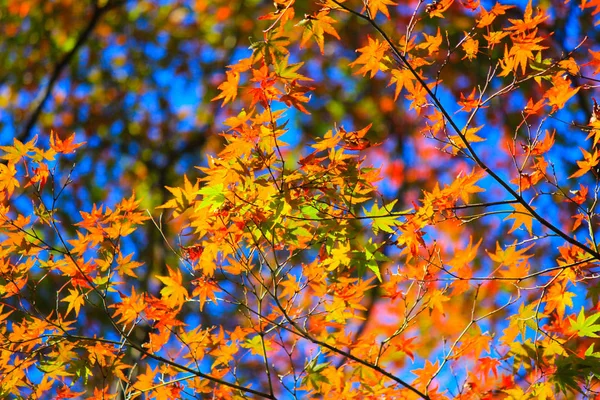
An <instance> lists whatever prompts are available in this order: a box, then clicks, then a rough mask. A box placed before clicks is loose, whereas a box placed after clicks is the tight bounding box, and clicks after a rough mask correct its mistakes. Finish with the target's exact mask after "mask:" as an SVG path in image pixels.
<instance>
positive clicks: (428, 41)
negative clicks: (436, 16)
mask: <svg viewBox="0 0 600 400" xmlns="http://www.w3.org/2000/svg"><path fill="white" fill-rule="evenodd" d="M423 36H424V37H425V42H423V43H420V44H418V45H417V46H416V47H415V48H417V49H427V50H428V52H429V55H432V54H434V53H437V52H438V51H439V50H440V45H441V44H442V34H441V33H440V27H439V26H438V30H437V34H436V35H435V36H434V35H428V34H426V33H423Z"/></svg>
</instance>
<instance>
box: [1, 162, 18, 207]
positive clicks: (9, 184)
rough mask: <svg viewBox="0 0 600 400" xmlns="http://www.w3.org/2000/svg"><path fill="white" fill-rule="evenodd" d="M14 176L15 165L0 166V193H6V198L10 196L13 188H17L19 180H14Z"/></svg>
mask: <svg viewBox="0 0 600 400" xmlns="http://www.w3.org/2000/svg"><path fill="white" fill-rule="evenodd" d="M16 174H17V169H16V168H15V164H13V163H8V164H0V193H1V192H2V191H6V193H7V194H8V197H10V196H12V194H13V192H14V190H15V188H18V187H19V180H18V179H17V178H15V175H16ZM0 199H1V198H0Z"/></svg>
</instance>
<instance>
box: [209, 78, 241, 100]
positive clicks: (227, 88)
mask: <svg viewBox="0 0 600 400" xmlns="http://www.w3.org/2000/svg"><path fill="white" fill-rule="evenodd" d="M225 77H226V78H225V82H223V83H221V84H220V85H219V86H218V87H217V89H219V90H220V91H221V93H219V95H217V96H215V97H213V98H212V99H211V101H215V100H219V99H223V104H221V107H223V106H224V105H225V104H227V103H229V102H230V101H233V100H235V98H236V97H237V92H238V85H239V83H240V74H239V73H238V72H237V71H226V72H225Z"/></svg>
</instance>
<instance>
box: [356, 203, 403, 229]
mask: <svg viewBox="0 0 600 400" xmlns="http://www.w3.org/2000/svg"><path fill="white" fill-rule="evenodd" d="M397 201H398V200H397V199H396V200H394V201H392V202H391V203H389V204H388V205H386V206H383V207H381V208H379V206H378V205H377V202H374V203H373V207H372V208H371V211H367V210H366V209H365V208H363V210H364V213H365V216H367V217H369V218H372V220H373V232H375V233H377V232H379V231H384V232H387V233H394V229H392V227H395V226H396V225H397V224H398V217H397V216H396V215H390V214H391V213H392V209H393V208H394V205H395V204H396V202H397Z"/></svg>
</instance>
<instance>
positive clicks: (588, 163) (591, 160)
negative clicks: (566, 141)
mask: <svg viewBox="0 0 600 400" xmlns="http://www.w3.org/2000/svg"><path fill="white" fill-rule="evenodd" d="M579 150H581V152H582V153H583V161H577V166H578V167H579V169H578V170H577V171H576V172H575V173H574V174H573V175H571V176H569V178H577V177H580V176H583V175H585V174H586V173H588V171H591V170H592V169H593V168H595V167H596V166H597V165H598V162H599V161H600V158H599V157H600V156H599V155H598V150H597V149H596V150H594V153H589V152H587V151H585V150H584V149H583V148H581V147H580V148H579Z"/></svg>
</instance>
